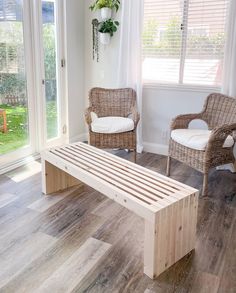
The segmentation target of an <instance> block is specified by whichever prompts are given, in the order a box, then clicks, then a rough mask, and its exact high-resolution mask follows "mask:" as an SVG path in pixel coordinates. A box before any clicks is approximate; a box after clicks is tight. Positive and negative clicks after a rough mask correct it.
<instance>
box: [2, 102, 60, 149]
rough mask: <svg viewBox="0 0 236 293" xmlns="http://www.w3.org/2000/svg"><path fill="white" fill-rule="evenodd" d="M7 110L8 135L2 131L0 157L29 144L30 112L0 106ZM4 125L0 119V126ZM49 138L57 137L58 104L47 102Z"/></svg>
mask: <svg viewBox="0 0 236 293" xmlns="http://www.w3.org/2000/svg"><path fill="white" fill-rule="evenodd" d="M0 108H1V109H5V110H6V115H7V128H8V131H7V133H3V132H2V131H0V155H3V154H6V153H9V152H12V151H14V150H16V149H18V148H21V147H24V146H26V145H27V144H28V143H29V139H28V111H27V107H25V106H10V105H0ZM2 124H3V120H2V118H0V126H1V125H2ZM47 133H48V134H47V136H48V138H49V139H50V138H53V137H55V136H57V110H56V102H55V101H50V102H47Z"/></svg>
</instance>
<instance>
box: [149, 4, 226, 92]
mask: <svg viewBox="0 0 236 293" xmlns="http://www.w3.org/2000/svg"><path fill="white" fill-rule="evenodd" d="M228 1H229V0H145V8H144V31H143V78H144V81H145V82H146V83H152V82H157V83H167V84H185V85H205V86H216V87H219V86H220V85H221V82H222V67H223V59H224V46H225V25H226V16H227V7H228Z"/></svg>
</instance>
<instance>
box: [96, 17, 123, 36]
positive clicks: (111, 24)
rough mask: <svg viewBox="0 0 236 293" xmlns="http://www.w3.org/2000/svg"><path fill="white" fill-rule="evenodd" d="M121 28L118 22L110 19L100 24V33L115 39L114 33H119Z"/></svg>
mask: <svg viewBox="0 0 236 293" xmlns="http://www.w3.org/2000/svg"><path fill="white" fill-rule="evenodd" d="M118 26H119V22H118V21H114V20H112V19H108V20H106V21H102V22H100V23H99V24H98V31H99V32H100V33H102V34H106V33H107V34H109V35H110V36H111V37H113V35H114V33H115V32H116V31H117V28H118Z"/></svg>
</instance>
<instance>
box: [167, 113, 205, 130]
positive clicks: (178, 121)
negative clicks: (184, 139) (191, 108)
mask: <svg viewBox="0 0 236 293" xmlns="http://www.w3.org/2000/svg"><path fill="white" fill-rule="evenodd" d="M202 114H203V113H196V114H185V115H179V116H177V117H176V118H174V119H173V120H172V122H171V130H174V129H186V128H188V125H189V123H190V122H191V121H192V120H194V119H202V118H203V115H202Z"/></svg>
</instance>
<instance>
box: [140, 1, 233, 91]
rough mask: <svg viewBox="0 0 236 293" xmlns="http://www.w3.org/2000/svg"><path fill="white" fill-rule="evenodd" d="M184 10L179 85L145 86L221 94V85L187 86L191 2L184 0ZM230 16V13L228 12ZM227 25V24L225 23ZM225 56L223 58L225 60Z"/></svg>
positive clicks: (153, 83) (148, 83)
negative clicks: (185, 68)
mask: <svg viewBox="0 0 236 293" xmlns="http://www.w3.org/2000/svg"><path fill="white" fill-rule="evenodd" d="M183 1H184V3H183V9H182V21H181V28H180V29H181V53H180V66H179V76H178V77H179V78H178V83H171V82H170V81H167V82H160V81H149V80H145V79H144V78H143V77H142V80H143V86H144V88H147V89H154V88H156V89H160V90H178V91H195V92H196V91H198V92H209V93H210V92H213V91H214V92H220V91H221V87H222V84H221V85H219V86H218V85H215V86H214V85H203V84H186V83H184V82H183V80H184V66H185V60H186V51H187V36H188V19H189V5H190V3H189V1H190V0H183ZM227 15H228V11H227ZM225 25H226V23H225ZM224 59H225V56H223V60H224Z"/></svg>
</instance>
